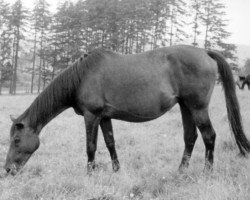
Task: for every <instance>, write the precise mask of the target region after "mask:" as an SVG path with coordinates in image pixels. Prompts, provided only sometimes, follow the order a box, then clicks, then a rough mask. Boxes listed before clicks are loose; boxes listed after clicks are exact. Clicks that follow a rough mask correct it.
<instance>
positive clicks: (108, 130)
mask: <svg viewBox="0 0 250 200" xmlns="http://www.w3.org/2000/svg"><path fill="white" fill-rule="evenodd" d="M100 126H101V129H102V132H103V137H104V140H105V143H106V146H107V148H108V150H109V153H110V157H111V160H112V167H113V170H114V171H115V172H116V171H118V170H119V168H120V164H119V161H118V158H117V154H116V150H115V140H114V134H113V128H112V123H111V119H109V118H103V119H102V120H101V122H100Z"/></svg>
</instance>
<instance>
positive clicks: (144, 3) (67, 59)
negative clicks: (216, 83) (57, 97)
mask: <svg viewBox="0 0 250 200" xmlns="http://www.w3.org/2000/svg"><path fill="white" fill-rule="evenodd" d="M188 3H189V4H188ZM1 5H2V6H1ZM4 7H6V5H5V3H4V0H0V12H1V13H0V14H1V15H0V31H1V32H0V33H1V34H2V35H1V36H2V37H1V38H0V44H1V52H0V56H1V59H2V58H4V59H5V61H1V63H0V64H1V70H0V71H1V72H2V70H3V68H6V69H7V68H8V70H7V71H9V72H10V77H11V81H10V82H11V87H10V92H11V93H15V90H16V89H15V88H16V80H17V69H18V63H19V62H20V61H19V62H18V58H19V55H21V56H23V55H24V54H20V51H21V52H23V51H25V50H26V52H25V53H26V56H27V57H29V60H28V61H27V66H25V67H26V68H27V69H28V71H29V73H30V74H28V75H26V77H31V78H30V90H31V92H34V85H37V86H38V92H40V91H41V90H42V89H43V88H44V87H45V86H46V84H47V82H49V81H50V80H51V79H53V78H54V76H55V75H56V74H57V73H58V72H60V71H61V70H62V69H64V68H66V67H67V66H69V65H70V64H71V63H72V62H74V61H75V60H76V59H78V58H79V57H80V56H81V55H82V53H83V52H88V51H91V50H92V49H95V48H106V49H111V50H113V51H117V52H120V53H123V54H128V53H140V52H143V51H145V50H149V49H155V48H158V47H161V46H167V45H173V44H180V43H188V42H189V41H191V42H190V43H191V44H192V45H193V46H199V45H198V44H201V43H202V42H203V40H202V37H204V47H205V48H206V49H210V48H212V49H218V50H220V51H221V52H222V53H223V55H224V56H225V57H227V58H230V59H231V62H235V59H236V57H235V50H236V46H235V45H233V44H228V43H226V42H225V39H226V38H227V37H228V36H229V35H230V33H228V32H227V31H226V25H227V23H226V21H225V20H224V15H225V12H224V10H225V7H224V4H222V3H221V0H200V1H199V0H192V1H187V0H85V1H84V0H78V1H74V2H73V1H71V0H67V1H63V2H62V3H61V4H59V6H58V7H57V10H56V11H55V12H54V13H50V11H49V4H48V2H47V1H46V0H36V1H35V4H34V9H33V11H32V15H31V16H30V18H29V19H30V20H31V22H29V23H26V20H27V12H26V11H25V9H24V8H23V7H22V3H21V0H17V1H16V2H15V3H14V4H13V5H12V7H11V9H1V8H4ZM8 11H11V12H9V14H6V13H8ZM3 19H5V21H3V22H2V21H1V20H3ZM27 27H31V29H30V31H29V36H28V38H32V39H27V38H25V37H24V36H26V37H27V35H28V34H27V33H25V32H24V30H25V29H26V28H27ZM24 28H25V29H24ZM24 40H25V41H26V42H25V43H24ZM20 41H21V42H20ZM20 46H24V47H25V48H24V49H23V50H22V49H21V48H20ZM30 58H32V59H31V60H30ZM3 63H5V64H6V63H8V65H7V64H6V65H3ZM20 63H21V62H20ZM24 63H25V62H24ZM25 65H26V63H25ZM12 67H13V69H12ZM9 69H11V70H9ZM20 69H21V67H20ZM24 71H25V70H24ZM22 76H23V75H22ZM2 77H3V76H2ZM5 77H6V78H8V77H9V76H7V75H6V76H5ZM6 78H5V79H6ZM0 79H1V78H0ZM6 80H7V79H6ZM0 88H1V85H0Z"/></svg>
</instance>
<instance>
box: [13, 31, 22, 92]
mask: <svg viewBox="0 0 250 200" xmlns="http://www.w3.org/2000/svg"><path fill="white" fill-rule="evenodd" d="M16 37H17V41H16V55H15V65H14V66H15V67H14V74H13V93H14V94H16V83H17V61H18V52H19V41H20V32H19V27H17V36H16Z"/></svg>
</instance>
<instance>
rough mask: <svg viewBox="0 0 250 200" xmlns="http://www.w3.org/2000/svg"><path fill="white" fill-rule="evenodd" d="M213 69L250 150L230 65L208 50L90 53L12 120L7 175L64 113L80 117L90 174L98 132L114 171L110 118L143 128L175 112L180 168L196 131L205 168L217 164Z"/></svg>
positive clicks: (242, 144) (241, 141) (235, 128)
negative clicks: (211, 111)
mask: <svg viewBox="0 0 250 200" xmlns="http://www.w3.org/2000/svg"><path fill="white" fill-rule="evenodd" d="M217 70H218V72H219V74H220V76H221V80H222V83H223V87H224V92H225V98H226V106H227V112H228V118H229V123H230V125H231V128H232V132H233V133H234V136H235V139H236V143H237V145H238V147H239V150H240V153H241V154H242V155H246V154H247V153H248V152H249V151H250V142H249V141H248V140H247V138H246V136H245V134H244V131H243V128H242V122H241V115H240V111H239V104H238V100H237V97H236V93H235V84H234V80H233V75H232V72H231V69H230V66H229V65H228V63H227V62H226V61H225V59H224V58H223V57H222V56H221V55H220V54H218V53H216V52H213V51H205V50H203V49H199V48H194V47H191V46H184V45H181V46H172V47H167V48H160V49H157V50H153V51H148V52H145V53H141V54H136V55H119V54H116V53H113V52H110V51H106V50H94V51H93V52H91V54H88V55H87V56H84V57H83V58H80V59H79V60H78V61H77V62H75V63H74V64H73V65H72V66H70V67H68V68H67V69H66V70H65V71H63V72H62V73H61V74H59V76H57V78H56V79H54V80H53V81H52V82H51V83H50V85H48V87H47V88H46V89H45V90H44V91H43V92H42V93H41V94H40V95H39V96H38V97H37V98H36V99H35V100H34V102H33V103H32V104H31V105H30V107H29V108H28V109H27V110H26V111H25V112H24V113H23V114H22V115H21V116H19V117H18V118H17V119H12V121H13V124H12V127H11V131H10V141H11V142H10V148H9V151H8V154H7V158H6V164H5V169H6V170H7V172H10V173H11V174H15V173H17V171H18V170H19V169H20V168H21V167H22V166H23V165H24V164H25V163H26V162H27V161H28V159H29V158H30V156H31V155H32V153H33V152H34V151H36V149H37V148H38V147H39V133H40V131H41V130H42V128H43V127H44V126H45V125H46V124H47V123H49V122H50V121H51V120H52V119H53V118H54V117H56V116H57V115H58V114H60V113H61V112H62V111H64V110H65V109H67V108H69V107H73V108H74V110H75V112H76V113H77V114H79V115H82V116H84V119H85V128H86V138H87V145H86V146H87V156H88V164H87V169H88V171H92V170H93V168H94V167H95V152H96V144H97V133H98V127H99V125H100V127H101V129H102V132H103V135H104V139H105V143H106V146H107V148H108V150H109V153H110V156H111V159H112V166H113V170H114V171H117V170H118V169H119V161H118V158H117V154H116V149H115V141H114V136H113V130H112V123H111V119H119V120H124V121H129V122H145V121H150V120H153V119H156V118H158V117H160V116H161V115H163V114H164V113H166V112H167V111H168V110H169V109H171V108H172V107H173V106H174V105H175V104H176V103H178V104H179V105H180V110H181V114H182V121H183V127H184V141H185V149H184V153H183V157H182V161H181V164H180V167H179V169H180V170H183V169H184V168H186V167H187V166H188V164H189V160H190V157H191V154H192V151H193V147H194V144H195V141H196V139H197V128H198V129H199V130H200V132H201V135H202V138H203V140H204V144H205V169H208V170H209V169H211V168H212V165H213V160H214V156H213V153H214V145H215V136H216V135H215V131H214V129H213V127H212V124H211V121H210V119H209V115H208V105H209V101H210V97H211V94H212V92H213V88H214V85H215V80H216V73H217Z"/></svg>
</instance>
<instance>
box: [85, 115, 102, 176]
mask: <svg viewBox="0 0 250 200" xmlns="http://www.w3.org/2000/svg"><path fill="white" fill-rule="evenodd" d="M100 119H101V118H100V117H99V116H96V115H94V114H92V113H90V112H88V111H87V112H85V113H84V120H85V128H86V139H87V140H86V142H87V145H86V147H87V156H88V164H87V171H88V173H90V172H92V171H93V169H94V168H95V152H96V145H97V136H98V126H99V123H100Z"/></svg>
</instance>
